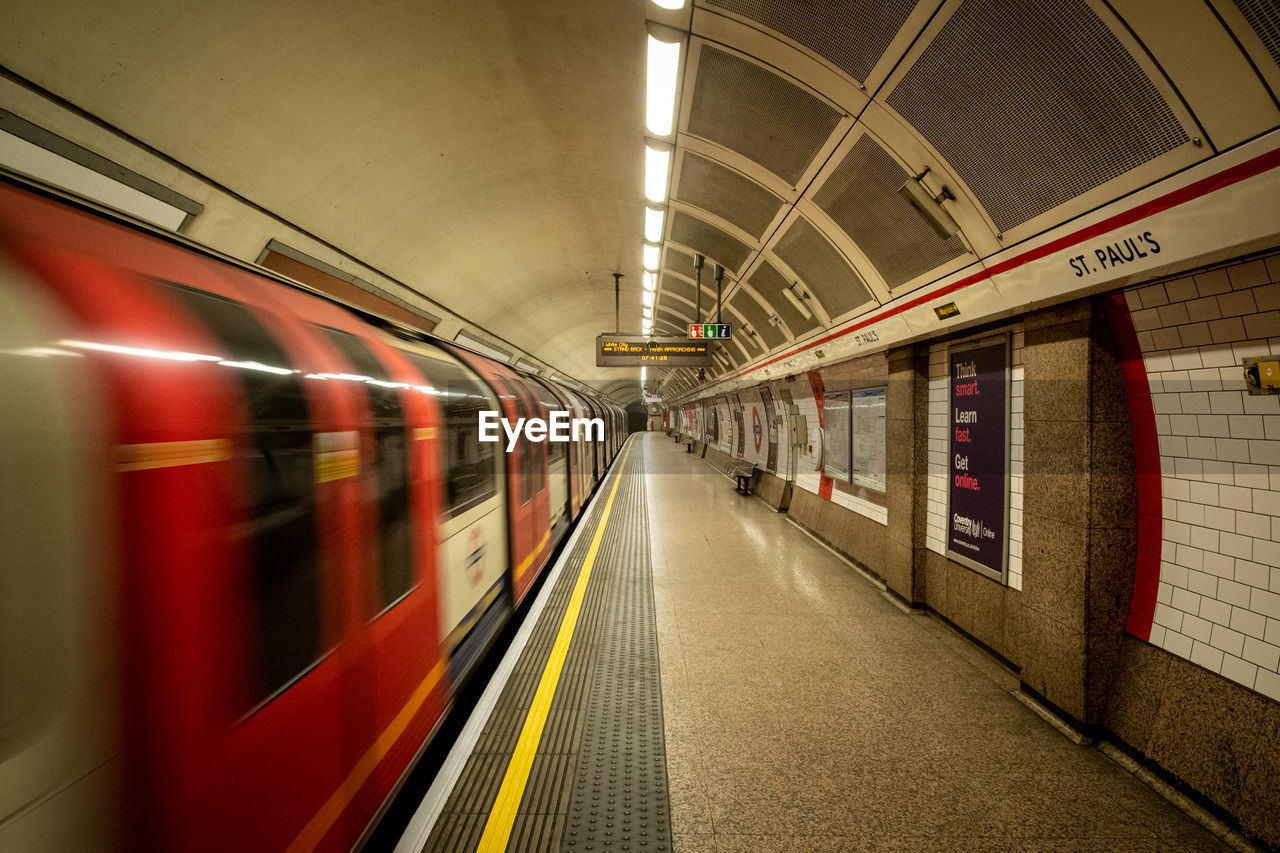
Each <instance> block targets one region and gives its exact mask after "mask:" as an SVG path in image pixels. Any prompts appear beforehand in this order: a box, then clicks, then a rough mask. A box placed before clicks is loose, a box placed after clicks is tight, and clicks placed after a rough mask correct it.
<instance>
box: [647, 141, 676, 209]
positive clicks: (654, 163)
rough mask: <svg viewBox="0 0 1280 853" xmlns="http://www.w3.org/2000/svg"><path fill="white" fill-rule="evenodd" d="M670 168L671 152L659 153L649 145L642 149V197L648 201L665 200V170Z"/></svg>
mask: <svg viewBox="0 0 1280 853" xmlns="http://www.w3.org/2000/svg"><path fill="white" fill-rule="evenodd" d="M670 167H671V152H670V151H659V150H658V149H657V148H654V147H653V146H651V145H646V146H645V147H644V195H645V198H647V199H649V201H656V202H659V203H661V202H664V201H666V200H667V170H668V169H669V168H670Z"/></svg>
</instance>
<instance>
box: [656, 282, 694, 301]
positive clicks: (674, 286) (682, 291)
mask: <svg viewBox="0 0 1280 853" xmlns="http://www.w3.org/2000/svg"><path fill="white" fill-rule="evenodd" d="M662 289H663V290H664V291H666V292H667V293H670V294H672V295H673V296H679V297H681V298H682V299H688V300H689V301H690V302H692V301H693V298H694V289H693V285H692V284H689V283H688V282H686V281H684V280H683V279H679V278H675V277H673V276H667V277H666V278H665V279H663V281H662Z"/></svg>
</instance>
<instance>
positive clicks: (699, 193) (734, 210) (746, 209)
mask: <svg viewBox="0 0 1280 853" xmlns="http://www.w3.org/2000/svg"><path fill="white" fill-rule="evenodd" d="M677 196H678V197H679V199H680V200H681V201H684V202H688V203H689V204H691V205H693V206H694V207H700V208H702V209H703V210H706V211H709V212H710V213H713V214H715V215H716V216H718V217H720V218H721V219H723V220H725V221H726V222H732V223H733V224H734V225H736V226H738V227H739V228H741V229H742V230H743V231H746V232H747V233H748V234H750V235H751V236H753V237H755V238H757V239H759V238H760V237H761V236H762V235H763V234H764V229H765V228H766V227H768V225H769V223H770V222H772V221H773V217H774V216H775V215H776V214H777V212H778V208H779V207H781V206H782V199H780V198H778V197H777V196H776V195H774V194H773V193H771V192H769V191H768V190H767V189H765V188H764V187H762V186H760V185H759V184H757V183H756V182H755V181H753V180H751V179H750V178H748V177H746V176H744V175H741V174H739V173H738V172H735V171H734V170H732V169H729V168H727V167H725V166H722V165H720V164H719V163H716V162H715V161H713V160H708V159H707V158H705V157H699V156H697V155H696V154H685V155H684V164H683V165H682V166H681V167H680V190H679V192H678V193H677Z"/></svg>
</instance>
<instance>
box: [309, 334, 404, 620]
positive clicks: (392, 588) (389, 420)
mask: <svg viewBox="0 0 1280 853" xmlns="http://www.w3.org/2000/svg"><path fill="white" fill-rule="evenodd" d="M321 328H322V329H323V330H324V333H325V334H326V335H327V336H328V338H329V340H330V341H332V342H333V344H334V346H336V347H337V348H338V349H340V350H341V351H342V354H343V355H344V356H346V359H347V361H349V362H350V363H351V366H352V368H353V369H354V370H355V371H356V373H357V374H358V375H359V376H363V377H366V378H367V379H370V380H373V381H372V382H364V383H363V385H362V387H363V388H364V391H365V396H366V399H367V400H368V402H369V411H370V412H372V414H373V475H374V476H375V477H376V478H377V494H376V496H375V497H376V500H377V502H378V564H377V575H378V604H379V605H380V607H379V609H380V610H382V609H385V608H387V607H389V606H391V605H392V604H394V603H395V602H396V601H399V600H400V599H401V598H403V597H404V596H405V595H406V594H408V592H409V590H411V589H413V585H414V576H413V519H412V513H411V511H410V504H409V438H408V431H409V425H408V422H407V421H406V419H405V414H404V404H403V402H402V401H401V399H400V392H399V391H398V390H396V389H395V388H392V387H390V384H391V383H392V379H391V376H390V374H388V373H387V370H386V368H385V367H383V366H382V363H381V362H380V361H378V359H377V358H375V357H374V355H373V353H372V352H370V350H369V348H368V347H367V346H365V344H364V342H363V341H361V340H360V339H359V338H357V337H356V336H355V335H353V334H351V333H350V332H343V331H340V330H338V329H331V328H329V327H328V326H322V327H321Z"/></svg>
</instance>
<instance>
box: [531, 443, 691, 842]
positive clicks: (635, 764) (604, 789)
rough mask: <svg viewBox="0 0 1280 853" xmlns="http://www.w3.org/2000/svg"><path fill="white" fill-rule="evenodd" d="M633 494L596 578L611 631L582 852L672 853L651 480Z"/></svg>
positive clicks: (581, 810)
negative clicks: (648, 500) (647, 489)
mask: <svg viewBox="0 0 1280 853" xmlns="http://www.w3.org/2000/svg"><path fill="white" fill-rule="evenodd" d="M638 461H639V460H638ZM623 489H626V490H627V495H626V503H625V506H626V508H627V511H626V513H625V514H624V515H623V516H622V517H620V518H618V519H617V523H615V524H613V525H611V526H610V529H609V530H608V531H607V532H606V533H605V540H604V542H602V543H601V558H602V562H598V563H597V565H596V569H595V571H600V569H601V567H602V566H607V567H608V570H607V572H604V573H602V574H601V575H600V576H599V577H598V578H593V579H592V582H593V584H594V583H597V582H599V584H600V587H601V596H602V598H603V599H604V606H603V607H602V608H601V614H602V621H603V623H604V625H603V629H602V630H601V631H600V637H599V642H598V648H597V653H596V654H597V657H596V663H595V671H594V677H593V679H592V684H591V690H590V700H589V702H588V703H587V706H586V721H585V724H584V732H583V738H582V742H581V747H580V749H579V752H578V765H577V776H576V779H575V781H574V786H573V798H572V806H571V808H570V811H569V821H568V825H567V827H566V830H565V836H564V844H563V847H562V848H561V849H563V850H566V851H575V853H576V851H588V850H591V851H606V850H608V851H669V850H671V807H670V802H669V799H668V796H667V761H666V749H665V742H664V737H663V731H662V690H661V683H660V681H659V673H658V632H657V621H656V615H655V611H654V605H653V580H652V570H651V565H650V562H649V527H648V513H647V511H646V508H645V497H644V477H643V476H642V475H640V474H637V475H636V476H631V477H628V478H626V479H625V480H624V481H623V483H622V485H621V487H620V489H619V496H620V497H621V496H622V490H623ZM615 511H616V508H615ZM553 704H554V703H553Z"/></svg>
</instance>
